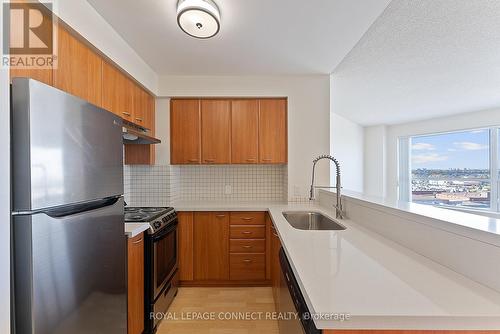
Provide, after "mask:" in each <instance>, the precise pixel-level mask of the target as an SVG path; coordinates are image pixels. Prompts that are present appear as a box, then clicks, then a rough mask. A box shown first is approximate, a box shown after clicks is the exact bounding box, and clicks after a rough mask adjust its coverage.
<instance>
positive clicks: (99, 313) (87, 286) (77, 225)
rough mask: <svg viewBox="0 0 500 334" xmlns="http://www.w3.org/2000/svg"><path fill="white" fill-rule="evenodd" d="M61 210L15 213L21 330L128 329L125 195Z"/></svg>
mask: <svg viewBox="0 0 500 334" xmlns="http://www.w3.org/2000/svg"><path fill="white" fill-rule="evenodd" d="M56 212H57V211H53V212H51V213H49V214H51V215H52V216H49V215H47V214H45V213H40V214H36V215H32V216H15V217H14V222H13V232H14V294H15V295H14V305H15V320H16V322H15V326H16V330H17V333H36V334H49V333H50V334H67V333H72V334H84V333H85V334H88V333H107V334H126V333H127V299H126V237H125V233H124V223H123V199H122V198H120V199H118V200H117V201H116V202H115V203H114V204H111V205H107V206H105V207H101V208H96V209H93V210H90V211H85V212H80V213H76V214H70V215H66V216H60V215H58V214H57V213H56ZM58 216H59V217H58Z"/></svg>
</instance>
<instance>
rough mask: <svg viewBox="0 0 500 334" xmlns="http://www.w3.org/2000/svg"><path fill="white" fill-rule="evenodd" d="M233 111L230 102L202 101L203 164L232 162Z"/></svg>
mask: <svg viewBox="0 0 500 334" xmlns="http://www.w3.org/2000/svg"><path fill="white" fill-rule="evenodd" d="M230 128H231V109H230V101H229V100H202V101H201V149H202V153H201V156H202V163H204V164H228V163H230V162H231V131H230Z"/></svg>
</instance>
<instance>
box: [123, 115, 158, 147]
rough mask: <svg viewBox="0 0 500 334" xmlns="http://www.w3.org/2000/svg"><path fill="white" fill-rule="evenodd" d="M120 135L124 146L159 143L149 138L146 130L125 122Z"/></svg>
mask: <svg viewBox="0 0 500 334" xmlns="http://www.w3.org/2000/svg"><path fill="white" fill-rule="evenodd" d="M122 135H123V143H124V144H134V145H151V144H159V143H161V140H159V139H156V138H154V137H151V136H150V135H149V132H148V131H147V130H146V129H143V128H140V127H137V126H134V125H133V124H132V123H128V122H126V121H124V122H123V130H122Z"/></svg>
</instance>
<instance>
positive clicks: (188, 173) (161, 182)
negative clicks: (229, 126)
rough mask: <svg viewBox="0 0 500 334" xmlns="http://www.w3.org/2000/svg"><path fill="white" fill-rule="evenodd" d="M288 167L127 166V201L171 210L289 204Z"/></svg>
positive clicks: (130, 203)
mask: <svg viewBox="0 0 500 334" xmlns="http://www.w3.org/2000/svg"><path fill="white" fill-rule="evenodd" d="M287 174H288V173H287V166H282V165H222V166H213V165H209V166H207V165H205V166H125V167H124V188H125V201H126V202H127V204H128V205H131V206H168V205H173V203H175V202H176V201H198V200H206V201H262V200H266V201H267V200H269V201H286V199H287V196H288V189H287V183H288V182H287Z"/></svg>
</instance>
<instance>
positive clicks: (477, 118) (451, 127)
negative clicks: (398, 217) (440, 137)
mask: <svg viewBox="0 0 500 334" xmlns="http://www.w3.org/2000/svg"><path fill="white" fill-rule="evenodd" d="M497 125H498V126H500V110H498V109H493V110H484V111H476V112H471V113H465V114H460V115H455V116H447V117H442V118H435V119H430V120H426V121H419V122H410V123H404V124H398V125H391V126H387V130H386V159H385V165H386V168H385V170H386V180H385V183H386V187H387V192H386V195H387V197H389V198H397V196H398V194H397V183H398V151H397V150H398V138H399V137H404V136H414V135H423V134H429V133H438V132H446V131H457V130H467V129H473V128H480V127H487V126H497ZM365 136H366V138H367V139H368V138H371V139H370V141H371V142H372V143H380V142H383V140H382V139H381V136H383V132H382V131H374V130H373V128H366V129H365ZM377 155H378V158H379V159H383V157H382V158H381V157H380V153H375V154H374V153H373V152H372V151H370V150H369V149H368V148H367V150H366V151H365V161H370V160H376V159H377ZM382 178H384V176H383V175H382V173H381V172H380V169H379V168H370V164H366V165H365V179H367V180H368V179H374V180H376V179H382ZM378 187H380V185H379V186H378Z"/></svg>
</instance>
